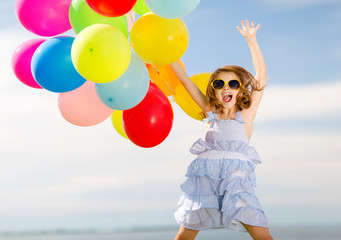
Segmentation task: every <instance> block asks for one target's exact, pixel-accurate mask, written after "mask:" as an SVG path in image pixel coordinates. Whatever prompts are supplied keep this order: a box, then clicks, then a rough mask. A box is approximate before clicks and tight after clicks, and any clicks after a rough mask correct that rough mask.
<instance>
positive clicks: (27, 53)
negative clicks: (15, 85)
mask: <svg viewBox="0 0 341 240" xmlns="http://www.w3.org/2000/svg"><path fill="white" fill-rule="evenodd" d="M44 41H45V39H42V38H40V39H38V38H37V39H31V40H28V41H25V42H23V43H22V44H20V45H19V46H18V47H17V49H15V51H14V53H13V55H12V69H13V71H14V73H15V76H16V77H17V78H18V79H19V80H20V81H21V82H22V83H24V84H26V85H27V86H29V87H33V88H42V87H41V86H40V85H39V84H38V83H37V81H36V80H35V79H34V78H33V75H32V70H31V61H32V56H33V54H34V52H35V50H36V49H37V48H38V47H39V46H40V44H42V43H43V42H44Z"/></svg>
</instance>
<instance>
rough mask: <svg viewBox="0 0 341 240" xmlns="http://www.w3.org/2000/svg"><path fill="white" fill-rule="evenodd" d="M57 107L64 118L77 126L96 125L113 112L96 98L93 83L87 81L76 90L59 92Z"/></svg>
mask: <svg viewBox="0 0 341 240" xmlns="http://www.w3.org/2000/svg"><path fill="white" fill-rule="evenodd" d="M58 107H59V110H60V112H61V114H62V116H63V117H64V118H65V120H67V121H68V122H70V123H72V124H74V125H77V126H93V125H96V124H98V123H100V122H103V121H104V120H105V119H107V118H108V117H109V116H110V115H111V114H112V112H113V110H112V109H111V108H108V107H107V106H105V105H104V104H103V103H102V102H101V100H100V99H99V98H98V96H97V94H96V90H95V83H93V82H89V81H86V82H85V83H84V84H83V85H82V86H81V87H79V88H77V89H76V90H73V91H71V92H66V93H60V94H59V97H58Z"/></svg>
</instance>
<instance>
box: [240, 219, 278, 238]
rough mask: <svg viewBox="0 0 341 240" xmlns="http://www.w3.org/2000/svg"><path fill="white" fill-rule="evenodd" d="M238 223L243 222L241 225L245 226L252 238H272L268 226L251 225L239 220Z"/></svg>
mask: <svg viewBox="0 0 341 240" xmlns="http://www.w3.org/2000/svg"><path fill="white" fill-rule="evenodd" d="M240 223H241V224H243V226H244V227H245V229H246V231H248V233H249V234H250V236H251V237H252V239H254V240H273V238H272V237H271V235H270V232H269V229H268V228H264V227H257V226H251V225H247V224H244V223H242V222H240Z"/></svg>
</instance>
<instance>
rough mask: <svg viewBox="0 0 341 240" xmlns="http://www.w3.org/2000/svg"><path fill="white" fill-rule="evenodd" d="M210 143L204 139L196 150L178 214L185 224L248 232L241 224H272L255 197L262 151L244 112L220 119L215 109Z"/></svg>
mask: <svg viewBox="0 0 341 240" xmlns="http://www.w3.org/2000/svg"><path fill="white" fill-rule="evenodd" d="M208 114H209V117H208V118H207V119H205V120H206V121H210V126H209V129H208V131H207V134H206V137H205V141H204V140H203V139H199V140H198V141H196V142H195V143H194V144H193V146H192V148H191V149H190V151H191V153H193V154H196V155H198V156H197V158H196V159H195V160H194V161H193V162H192V163H191V164H190V165H189V167H188V169H187V173H186V177H188V178H187V180H186V181H185V182H184V183H183V184H182V185H181V189H182V191H183V192H184V194H183V195H182V196H181V197H180V201H179V203H178V205H179V208H178V210H177V211H176V212H175V214H174V216H175V219H176V221H177V222H178V223H179V224H180V225H182V226H184V227H185V228H188V229H192V230H205V229H213V228H229V229H232V230H236V231H242V232H245V231H246V229H245V228H244V226H243V225H242V224H241V223H240V222H243V223H245V224H248V225H253V226H260V227H266V228H267V227H268V223H267V218H266V216H265V214H264V211H263V208H262V206H261V204H260V202H259V200H258V198H257V197H256V195H255V186H256V175H255V172H254V170H255V165H256V164H260V163H261V161H260V160H259V156H258V154H257V152H256V150H255V149H254V148H253V147H252V146H250V145H249V141H248V139H247V137H246V136H245V132H244V127H243V123H245V122H243V121H242V117H241V113H240V112H239V111H238V112H237V113H236V118H235V119H217V115H216V114H214V113H212V112H209V113H208Z"/></svg>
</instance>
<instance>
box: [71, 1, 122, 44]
mask: <svg viewBox="0 0 341 240" xmlns="http://www.w3.org/2000/svg"><path fill="white" fill-rule="evenodd" d="M69 18H70V23H71V26H72V28H73V30H75V32H76V33H77V34H78V33H80V31H82V30H83V29H84V28H86V27H88V26H90V25H93V24H97V23H105V24H108V25H111V26H113V27H116V28H117V29H119V30H120V31H121V32H122V33H123V34H124V35H125V36H126V37H127V38H128V24H127V18H126V16H121V17H105V16H103V15H101V14H99V13H97V12H95V11H94V10H92V9H91V8H90V7H89V5H88V4H87V3H86V2H85V0H73V1H72V3H71V6H70V11H69Z"/></svg>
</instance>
